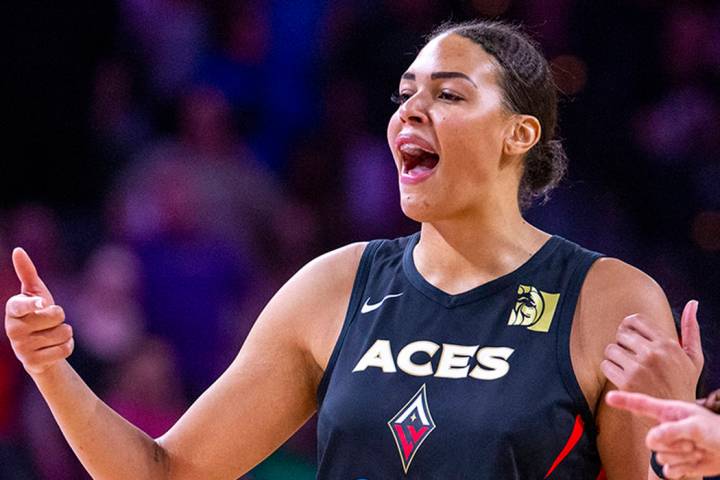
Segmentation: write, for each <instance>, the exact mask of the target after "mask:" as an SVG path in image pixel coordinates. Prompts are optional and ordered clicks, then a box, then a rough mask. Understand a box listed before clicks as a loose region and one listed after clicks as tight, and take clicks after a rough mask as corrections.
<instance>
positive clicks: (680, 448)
mask: <svg viewBox="0 0 720 480" xmlns="http://www.w3.org/2000/svg"><path fill="white" fill-rule="evenodd" d="M695 449H696V448H695V444H694V443H693V442H691V441H690V440H678V441H677V442H675V443H673V444H671V445H668V446H667V448H666V450H667V451H668V452H674V453H689V452H692V451H693V450H695Z"/></svg>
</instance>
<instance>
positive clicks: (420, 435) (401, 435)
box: [388, 384, 435, 474]
mask: <svg viewBox="0 0 720 480" xmlns="http://www.w3.org/2000/svg"><path fill="white" fill-rule="evenodd" d="M388 427H390V431H391V432H392V435H393V438H394V439H395V445H396V446H397V449H398V452H399V453H400V459H401V460H402V466H403V470H404V471H405V473H406V474H407V472H408V470H409V469H410V464H411V463H412V461H413V458H415V454H416V453H417V451H418V449H419V448H420V445H422V443H423V442H424V441H425V439H426V438H427V437H428V436H429V435H430V432H432V431H433V430H435V422H434V421H433V419H432V415H430V408H429V407H428V402H427V393H426V391H425V385H424V384H423V386H422V387H420V390H418V391H417V393H416V394H415V395H413V397H412V398H411V399H410V401H409V402H408V403H406V404H405V406H404V407H403V408H401V409H400V411H399V412H398V413H397V414H396V415H395V416H394V417H393V418H392V420H390V421H389V422H388Z"/></svg>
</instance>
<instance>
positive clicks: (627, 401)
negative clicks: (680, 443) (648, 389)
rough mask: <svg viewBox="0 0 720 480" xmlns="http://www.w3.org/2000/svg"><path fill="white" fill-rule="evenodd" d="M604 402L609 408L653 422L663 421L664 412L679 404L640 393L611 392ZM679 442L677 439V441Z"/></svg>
mask: <svg viewBox="0 0 720 480" xmlns="http://www.w3.org/2000/svg"><path fill="white" fill-rule="evenodd" d="M605 402H606V403H607V404H608V405H610V406H611V407H615V408H619V409H622V410H627V411H629V412H632V413H635V414H637V415H642V416H643V417H647V418H652V419H653V420H663V419H664V417H665V416H666V411H667V410H668V409H670V408H673V406H674V404H681V405H682V402H676V401H671V400H659V399H657V398H654V397H650V396H648V395H644V394H642V393H630V392H619V391H612V392H608V394H607V395H606V396H605ZM678 440H679V439H678Z"/></svg>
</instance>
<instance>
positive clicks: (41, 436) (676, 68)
mask: <svg viewBox="0 0 720 480" xmlns="http://www.w3.org/2000/svg"><path fill="white" fill-rule="evenodd" d="M3 10H4V12H3V15H2V17H1V18H2V19H1V20H0V22H1V23H2V31H3V34H4V35H6V36H7V40H6V41H5V42H4V43H5V45H7V46H8V47H9V48H7V49H6V52H5V54H4V55H3V62H4V63H3V64H4V65H5V68H4V69H3V70H4V71H5V72H6V73H5V75H4V76H3V78H2V85H3V88H2V95H3V97H6V98H3V100H4V103H3V104H4V105H6V107H5V108H4V109H3V111H4V112H5V116H4V118H5V120H4V121H3V128H2V130H3V132H2V135H3V137H4V139H3V143H2V146H3V150H4V151H5V153H4V155H3V160H2V164H1V166H0V169H1V170H0V178H1V179H2V180H3V181H2V188H0V293H1V294H2V295H1V297H2V298H3V299H6V298H8V297H9V296H11V295H13V294H15V293H17V291H18V287H19V285H18V282H17V280H16V278H15V276H14V274H13V271H12V268H11V265H10V263H9V260H10V250H11V248H12V247H13V246H15V245H22V246H24V247H25V248H26V249H27V250H28V252H29V253H30V255H31V256H32V257H33V258H34V259H35V261H36V262H37V264H38V268H39V270H40V272H41V275H42V276H43V277H44V279H45V281H46V283H47V284H48V285H49V286H50V288H51V290H52V291H53V293H54V295H55V298H56V299H57V301H58V302H59V303H60V304H62V305H63V306H64V307H65V310H66V312H67V316H68V320H69V322H70V323H71V324H72V325H73V326H74V327H75V335H76V345H77V347H76V351H75V353H74V354H73V356H72V357H71V363H72V364H73V365H74V366H75V367H76V368H77V369H78V371H79V372H80V374H81V375H82V376H83V378H84V379H85V380H86V381H87V382H88V383H89V384H90V386H91V387H92V388H93V389H94V390H95V391H96V392H98V393H99V395H100V396H101V397H102V398H103V399H104V400H106V401H107V402H108V403H109V404H110V405H111V406H112V407H113V408H115V409H116V410H118V411H119V412H120V413H121V414H122V415H124V416H125V417H126V418H128V419H130V420H131V421H133V422H134V423H136V424H137V425H138V426H139V427H141V428H142V429H144V430H145V431H146V432H148V433H149V434H150V435H154V436H158V435H160V434H162V433H163V432H164V431H165V430H166V429H167V428H168V427H169V426H170V425H171V424H172V423H173V422H174V421H175V420H176V419H177V418H178V416H179V415H180V414H181V412H183V411H184V409H185V408H187V406H188V404H189V403H190V402H191V401H192V400H193V399H194V398H196V397H197V396H198V394H199V393H200V392H202V391H203V390H204V389H205V388H206V387H207V386H208V385H209V384H210V383H211V382H212V380H213V379H214V378H216V377H217V375H218V374H219V373H220V372H221V371H222V370H224V368H225V367H226V366H227V365H228V364H229V362H230V361H231V360H232V358H233V357H234V355H235V353H236V352H237V350H238V348H239V346H240V345H241V344H242V342H243V339H244V338H245V336H246V335H247V333H248V330H249V329H250V327H251V325H252V322H253V321H254V319H255V317H256V315H257V314H258V312H259V311H260V309H261V308H262V306H263V305H264V304H265V302H267V300H268V299H269V298H270V296H271V295H272V294H273V293H274V292H275V291H276V289H277V288H278V287H279V286H280V285H282V283H283V282H284V281H285V280H287V279H288V278H289V276H290V275H292V273H293V272H295V271H296V270H297V269H298V268H299V267H300V266H301V265H303V264H304V263H305V262H307V261H308V260H309V259H311V258H313V257H314V256H316V255H318V254H321V253H323V252H325V251H327V250H329V249H333V248H336V247H338V246H340V245H343V244H345V243H348V242H351V241H358V240H367V239H371V238H377V237H396V236H400V235H405V234H409V233H411V232H413V231H415V230H416V229H417V228H418V226H417V225H416V224H414V223H413V222H411V221H409V220H407V219H405V218H403V216H402V213H401V211H400V208H399V205H398V199H397V180H396V176H395V171H394V166H393V164H392V160H391V156H390V153H389V150H388V148H387V145H386V140H385V133H384V132H385V127H386V123H387V120H388V118H389V116H390V115H391V114H392V112H393V110H394V105H392V104H391V102H390V100H389V98H390V95H391V93H392V91H393V90H394V89H395V88H396V87H397V83H398V79H399V76H400V74H401V73H402V72H403V71H404V70H405V68H406V67H407V66H408V65H409V64H410V62H411V61H412V59H413V57H414V55H415V53H416V52H417V50H418V47H419V46H420V45H421V44H422V37H423V35H424V34H426V33H428V32H429V31H430V30H431V29H432V28H433V26H435V25H437V24H438V23H439V22H441V21H443V20H447V19H453V20H464V19H470V18H476V17H500V18H504V19H508V20H512V21H519V22H522V23H523V24H524V25H525V26H526V29H527V30H528V31H529V32H530V33H531V34H532V35H533V36H534V37H535V38H536V39H537V40H538V41H539V42H540V43H541V45H542V48H543V49H544V52H545V54H546V55H547V57H548V58H549V59H550V60H551V62H552V67H553V70H554V72H555V74H556V77H557V81H558V84H559V86H560V88H561V89H562V91H563V92H564V95H563V98H562V106H561V134H562V136H563V137H564V139H565V144H566V148H567V150H568V152H569V156H570V159H571V164H570V175H569V178H568V179H567V180H566V181H565V182H564V184H563V185H562V187H561V188H559V189H558V190H557V191H556V192H555V194H554V196H553V197H552V199H551V200H550V201H549V202H548V204H546V205H545V206H541V207H534V208H533V209H532V210H530V211H529V212H528V217H529V219H530V220H531V221H532V222H533V223H535V224H536V225H538V226H540V227H541V228H544V229H546V230H548V231H550V232H552V233H557V234H560V235H562V236H564V237H566V238H569V239H571V240H573V241H576V242H578V243H581V244H582V245H584V246H586V247H588V248H592V249H595V250H599V251H602V252H605V253H607V254H610V255H613V256H616V257H619V258H620V259H622V260H625V261H627V262H629V263H631V264H633V265H636V266H638V267H639V268H641V269H643V270H645V271H646V272H648V273H650V274H651V275H652V276H653V277H654V278H655V279H657V280H658V282H659V283H660V284H661V285H662V286H663V287H664V289H665V291H666V292H667V294H668V297H669V298H670V301H671V303H672V305H673V306H674V307H675V308H677V309H679V310H681V309H682V306H683V305H684V303H685V301H687V300H688V299H690V298H697V299H699V300H700V313H699V315H700V320H701V322H702V328H703V335H704V341H705V348H706V351H707V375H706V378H705V380H706V382H705V387H706V388H720V358H718V356H717V355H716V353H715V352H717V339H718V327H717V319H720V294H718V289H717V288H718V286H720V153H719V152H720V135H718V134H717V131H716V129H717V128H718V126H719V125H720V88H718V85H720V83H719V82H720V2H719V1H701V0H695V1H693V0H673V1H663V0H622V1H618V0H603V1H581V0H514V1H511V0H476V1H469V0H465V1H460V0H458V1H440V0H333V1H330V0H273V1H262V0H258V1H241V0H235V1H233V0H117V1H114V2H112V1H99V2H98V1H91V0H75V1H73V2H33V1H27V0H24V1H16V0H9V1H8V2H6V3H5V8H4V9H3ZM3 301H4V300H3ZM0 337H2V338H0V478H2V479H6V478H7V479H28V480H44V479H53V480H65V479H68V480H70V479H83V478H87V476H86V474H84V473H83V471H82V468H81V467H80V465H79V464H78V463H77V461H76V460H75V459H74V456H73V455H72V453H71V451H70V450H69V448H68V447H67V446H66V444H65V442H64V440H63V439H62V437H61V434H60V432H59V430H58V428H57V427H56V426H55V423H54V422H53V421H52V418H51V416H50V413H49V411H48V409H47V407H46V406H45V404H44V403H43V401H42V399H41V398H40V396H39V394H38V393H37V391H36V389H35V388H34V387H33V386H32V384H31V382H29V378H28V377H27V375H25V374H24V371H23V370H22V367H21V366H20V363H19V362H17V361H16V360H15V358H14V356H13V355H12V352H11V350H10V347H9V345H8V342H7V339H6V338H5V336H4V335H1V336H0ZM229 434H232V432H229ZM314 435H315V433H314V424H313V422H312V421H311V422H310V423H309V424H308V425H307V426H306V427H305V428H303V429H302V430H301V431H300V432H299V433H298V434H297V435H296V436H295V437H293V439H292V440H291V441H290V442H288V444H287V445H286V446H285V447H283V449H281V450H280V451H279V452H278V453H277V454H275V455H273V456H272V457H271V458H270V459H269V460H268V461H266V462H265V463H264V464H262V465H260V466H259V467H258V468H256V469H255V470H254V471H253V472H251V473H250V474H248V475H247V476H246V477H245V478H247V479H255V480H264V479H288V478H292V479H305V478H307V479H311V478H314V462H315V443H314V442H315V440H314Z"/></svg>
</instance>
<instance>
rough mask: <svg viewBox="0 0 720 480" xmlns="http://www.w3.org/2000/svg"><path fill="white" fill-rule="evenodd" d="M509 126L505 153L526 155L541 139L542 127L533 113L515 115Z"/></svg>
mask: <svg viewBox="0 0 720 480" xmlns="http://www.w3.org/2000/svg"><path fill="white" fill-rule="evenodd" d="M511 122H512V123H511V124H510V126H509V128H508V131H507V135H506V136H505V142H504V144H503V153H505V154H506V155H524V154H525V153H527V152H528V150H530V149H531V148H532V147H534V146H535V144H536V143H537V142H538V141H539V140H540V135H541V134H542V127H541V126H540V121H539V120H538V119H537V118H535V117H533V116H532V115H514V116H513V118H512V120H511Z"/></svg>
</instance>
